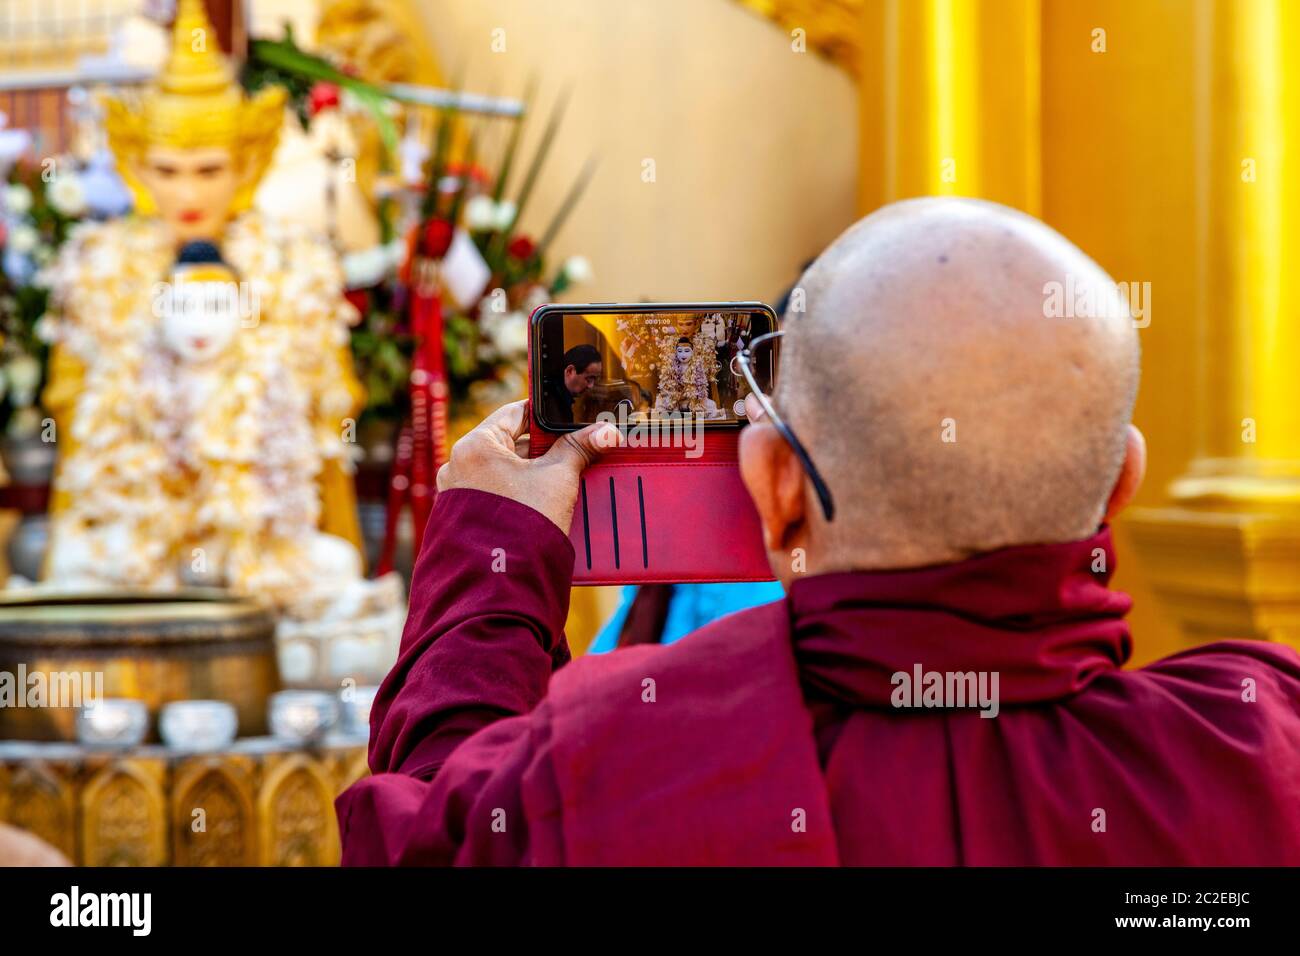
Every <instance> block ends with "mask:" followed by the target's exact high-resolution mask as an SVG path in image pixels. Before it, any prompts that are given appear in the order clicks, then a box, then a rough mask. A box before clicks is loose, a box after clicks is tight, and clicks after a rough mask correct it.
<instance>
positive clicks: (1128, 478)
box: [1103, 425, 1147, 523]
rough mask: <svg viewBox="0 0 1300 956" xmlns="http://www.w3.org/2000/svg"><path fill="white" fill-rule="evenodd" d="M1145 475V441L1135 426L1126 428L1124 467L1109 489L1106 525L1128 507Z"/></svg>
mask: <svg viewBox="0 0 1300 956" xmlns="http://www.w3.org/2000/svg"><path fill="white" fill-rule="evenodd" d="M1146 473H1147V440H1146V438H1145V437H1144V436H1143V434H1142V432H1140V431H1139V430H1138V427H1137V426H1136V425H1129V426H1128V447H1127V449H1126V450H1125V452H1124V465H1123V467H1122V468H1120V470H1119V478H1117V479H1116V480H1115V487H1114V488H1112V489H1111V492H1110V500H1109V501H1107V502H1106V517H1105V519H1103V520H1105V521H1106V522H1107V523H1109V522H1111V521H1113V520H1114V519H1115V516H1116V515H1118V514H1119V513H1120V512H1121V511H1123V510H1124V509H1125V508H1127V507H1128V505H1129V503H1130V502H1131V501H1132V500H1133V497H1134V496H1135V495H1136V494H1137V492H1138V488H1140V487H1142V478H1143V477H1144V476H1145V475H1146Z"/></svg>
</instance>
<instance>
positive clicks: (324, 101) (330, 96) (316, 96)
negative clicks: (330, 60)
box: [307, 80, 339, 116]
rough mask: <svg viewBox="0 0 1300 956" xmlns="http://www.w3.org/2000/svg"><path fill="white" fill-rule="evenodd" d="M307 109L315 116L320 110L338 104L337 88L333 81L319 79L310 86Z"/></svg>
mask: <svg viewBox="0 0 1300 956" xmlns="http://www.w3.org/2000/svg"><path fill="white" fill-rule="evenodd" d="M307 105H308V109H309V111H310V112H311V115H312V116H315V115H316V114H317V113H319V112H320V111H321V110H327V109H330V108H332V107H337V106H338V105H339V88H338V87H337V86H335V85H334V84H333V83H326V82H325V81H323V80H322V81H320V82H318V83H316V84H315V85H314V86H313V87H312V88H311V93H309V94H308V96H307Z"/></svg>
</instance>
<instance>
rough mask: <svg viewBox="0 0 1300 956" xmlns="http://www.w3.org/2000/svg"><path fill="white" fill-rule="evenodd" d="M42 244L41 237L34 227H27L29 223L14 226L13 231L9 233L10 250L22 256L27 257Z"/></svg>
mask: <svg viewBox="0 0 1300 956" xmlns="http://www.w3.org/2000/svg"><path fill="white" fill-rule="evenodd" d="M40 243H41V237H40V235H38V234H37V232H36V230H35V229H34V228H33V227H31V226H29V225H27V223H22V224H20V225H17V226H14V227H13V229H11V230H10V231H9V248H10V249H12V250H13V251H14V252H17V253H19V254H21V255H26V254H27V253H29V252H31V251H32V250H33V249H35V248H36V247H37V246H38V245H40Z"/></svg>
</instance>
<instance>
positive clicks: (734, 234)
mask: <svg viewBox="0 0 1300 956" xmlns="http://www.w3.org/2000/svg"><path fill="white" fill-rule="evenodd" d="M414 6H415V7H416V9H417V10H418V13H419V15H420V16H421V17H422V18H423V21H424V24H425V26H426V29H427V31H428V34H429V36H430V37H431V38H432V41H433V43H434V46H435V47H436V49H437V52H438V57H439V59H440V61H441V63H442V65H443V69H444V71H445V73H446V74H447V75H448V76H450V77H454V76H457V75H461V76H463V81H462V82H463V85H464V87H465V88H467V89H470V90H475V91H481V92H492V93H498V94H503V95H505V94H510V95H518V94H520V93H521V91H522V90H523V89H524V87H525V85H526V83H527V81H528V79H529V77H530V76H536V77H537V78H538V79H539V81H540V84H541V89H540V97H539V99H540V107H539V109H538V110H537V111H536V112H537V113H538V114H540V115H539V117H538V120H537V121H536V122H534V123H532V124H531V136H529V137H526V140H525V147H524V153H525V155H530V154H531V146H530V144H531V143H532V142H535V141H536V137H537V135H538V134H539V133H540V129H541V126H542V125H543V123H542V120H543V119H544V118H545V115H546V113H547V111H548V110H549V108H550V104H551V102H552V101H553V99H554V97H555V96H556V95H557V94H558V93H559V92H560V91H561V90H562V89H566V88H567V89H568V90H569V91H570V92H571V94H572V99H571V101H570V107H569V112H568V116H567V117H566V119H565V123H564V126H563V128H562V137H561V139H560V141H559V142H558V143H557V146H556V148H555V150H554V152H553V154H552V156H551V161H550V163H549V168H548V170H547V171H546V173H545V174H544V176H543V178H542V181H541V185H540V186H539V193H538V196H537V199H536V201H535V203H534V204H533V205H532V207H531V208H530V209H529V210H528V211H526V213H525V216H524V226H525V229H526V230H530V231H533V232H537V231H540V230H541V229H543V228H545V225H546V223H547V222H548V220H549V216H550V214H551V212H552V211H553V210H554V208H555V206H556V205H557V204H558V202H559V201H560V198H561V196H562V195H563V194H564V192H565V190H566V189H567V188H568V186H569V183H570V181H571V178H572V177H573V175H574V174H575V173H576V172H577V170H578V169H579V167H580V166H581V165H582V163H583V162H584V161H585V160H586V158H587V156H588V155H590V154H592V153H594V154H595V155H596V157H597V158H598V160H599V162H600V167H599V169H598V170H597V172H596V176H595V179H594V180H593V182H592V185H591V188H590V190H589V191H588V193H587V195H586V197H585V198H584V199H583V201H582V204H581V206H580V207H579V208H578V211H577V212H576V213H575V215H574V217H573V218H572V219H571V220H570V222H569V225H568V226H567V227H566V228H565V230H564V232H563V234H562V235H561V237H560V239H559V242H558V249H559V252H560V253H561V254H569V253H582V254H584V255H586V256H587V257H588V258H589V259H590V260H591V262H592V266H593V268H594V270H595V276H596V278H595V282H594V283H592V284H591V285H590V286H586V287H582V288H580V289H576V290H574V291H573V293H571V294H570V295H569V296H568V298H570V299H571V300H581V299H588V298H589V299H591V300H633V301H635V300H638V299H642V298H647V299H656V300H665V299H690V298H709V299H725V298H737V299H752V298H759V299H769V300H770V299H773V298H775V297H776V296H777V295H779V294H780V293H781V292H782V291H783V290H784V289H785V288H786V287H787V286H789V285H790V284H792V283H793V282H794V280H795V279H796V278H798V275H799V272H800V267H801V265H802V264H803V263H804V262H805V261H807V260H808V259H810V258H812V257H813V256H814V255H816V253H817V252H819V251H820V250H821V249H822V248H823V247H824V246H825V245H826V244H827V243H828V242H829V241H830V240H831V239H833V238H834V237H835V236H836V235H837V234H838V233H839V232H840V231H841V230H842V229H843V228H844V227H845V226H847V225H848V224H849V223H850V222H852V221H853V219H854V218H855V216H856V202H855V200H856V191H855V179H856V175H857V127H856V123H855V120H854V116H855V111H854V104H855V102H856V97H857V94H856V91H855V89H854V84H853V81H852V80H851V79H850V78H849V77H848V76H847V75H846V74H845V73H844V71H843V70H840V69H838V68H837V67H836V66H834V65H833V64H831V63H828V62H826V61H825V60H823V59H821V58H820V57H818V56H817V55H816V54H815V53H811V52H809V53H795V52H793V51H792V49H791V42H790V38H789V37H788V36H786V35H784V34H783V33H782V32H781V31H779V30H775V29H773V28H772V26H771V25H770V24H768V23H766V22H764V21H763V20H762V19H760V18H759V17H756V16H754V15H753V14H751V13H749V12H747V11H745V10H743V9H741V8H740V7H738V6H735V5H734V4H731V3H724V2H722V0H617V2H611V0H549V2H546V3H534V2H526V0H478V2H474V3H468V2H465V0H420V2H418V3H416V4H414ZM498 28H499V29H502V30H504V38H505V47H506V49H505V52H503V53H494V52H492V42H493V31H494V30H495V29H498ZM645 159H653V160H654V161H655V173H656V181H655V182H654V183H645V182H643V181H642V178H641V177H642V168H643V167H642V162H643V160H645Z"/></svg>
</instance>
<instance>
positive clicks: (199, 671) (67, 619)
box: [0, 589, 280, 740]
mask: <svg viewBox="0 0 1300 956" xmlns="http://www.w3.org/2000/svg"><path fill="white" fill-rule="evenodd" d="M274 630H275V621H274V618H273V617H272V616H271V613H270V612H269V611H268V610H266V609H265V608H263V607H262V606H261V605H259V604H255V603H253V602H250V601H245V600H241V599H237V598H233V597H231V596H230V595H228V594H227V593H225V592H222V591H216V590H204V589H193V590H187V591H180V592H177V593H173V594H153V593H138V592H126V591H121V592H99V593H86V594H52V593H49V592H27V593H17V594H13V595H6V596H3V597H0V673H3V672H8V673H9V674H10V675H11V679H14V678H15V677H16V676H17V675H18V674H19V672H20V671H21V672H22V673H23V674H24V675H25V676H26V679H27V680H28V681H32V680H40V681H44V682H45V683H46V684H47V686H49V687H54V686H55V685H56V684H61V685H62V686H64V687H68V686H80V687H83V688H84V687H98V688H102V694H103V695H104V696H106V697H130V698H133V699H137V700H141V701H143V702H144V704H145V706H146V707H147V708H148V712H149V716H150V717H151V718H155V717H156V716H157V715H158V712H159V711H160V710H161V708H162V706H163V705H164V704H168V703H171V702H172V701H178V700H223V701H226V702H228V703H230V704H231V705H232V706H233V707H234V708H235V712H236V714H237V715H238V718H239V732H240V733H241V734H243V735H250V734H261V733H265V732H266V701H267V698H268V697H269V696H270V695H271V694H272V693H274V692H275V691H277V690H279V688H280V676H279V671H278V669H277V666H276V657H275V642H274ZM35 675H40V676H39V677H36V676H35ZM74 678H76V679H75V680H74ZM85 703H89V701H88V700H87V701H78V702H77V706H76V707H70V706H66V705H64V706H41V707H0V738H10V739H20V740H76V739H77V731H76V715H77V707H80V706H81V705H82V704H85Z"/></svg>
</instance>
